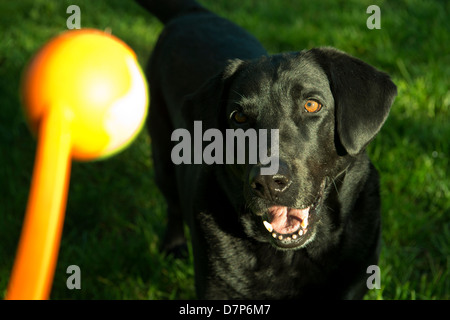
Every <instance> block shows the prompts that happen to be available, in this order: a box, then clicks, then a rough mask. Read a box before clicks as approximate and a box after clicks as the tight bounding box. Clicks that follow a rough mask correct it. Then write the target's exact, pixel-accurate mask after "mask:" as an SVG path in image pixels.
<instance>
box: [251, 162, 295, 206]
mask: <svg viewBox="0 0 450 320" xmlns="http://www.w3.org/2000/svg"><path fill="white" fill-rule="evenodd" d="M248 182H249V185H250V188H251V190H252V191H253V193H254V194H256V195H257V196H259V197H261V198H265V199H268V200H275V199H276V198H277V197H278V195H279V194H280V193H282V192H284V191H285V190H286V189H287V188H288V187H289V185H290V184H291V175H290V172H289V168H288V166H287V165H286V163H284V162H283V161H280V162H279V166H278V172H277V173H276V174H274V175H261V167H260V166H253V168H252V169H251V170H250V173H249V180H248Z"/></svg>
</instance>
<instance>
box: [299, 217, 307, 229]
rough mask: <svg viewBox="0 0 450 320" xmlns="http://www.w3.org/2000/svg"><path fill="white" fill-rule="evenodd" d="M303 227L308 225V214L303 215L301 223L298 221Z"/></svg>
mask: <svg viewBox="0 0 450 320" xmlns="http://www.w3.org/2000/svg"><path fill="white" fill-rule="evenodd" d="M300 225H301V226H302V228H303V229H305V228H306V227H307V226H308V216H306V217H305V219H303V220H302V223H300Z"/></svg>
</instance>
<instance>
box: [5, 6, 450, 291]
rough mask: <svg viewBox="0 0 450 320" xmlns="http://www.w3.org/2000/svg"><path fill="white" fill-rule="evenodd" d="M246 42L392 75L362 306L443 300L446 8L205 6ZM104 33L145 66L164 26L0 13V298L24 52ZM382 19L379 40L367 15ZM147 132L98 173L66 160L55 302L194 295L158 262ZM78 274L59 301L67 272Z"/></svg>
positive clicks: (21, 172) (9, 234)
mask: <svg viewBox="0 0 450 320" xmlns="http://www.w3.org/2000/svg"><path fill="white" fill-rule="evenodd" d="M202 3H204V4H205V5H206V6H207V7H208V8H211V9H212V10H214V11H215V12H217V13H219V14H221V15H222V16H225V17H227V18H229V19H231V20H233V21H235V22H237V23H238V24H240V25H241V26H243V27H244V28H246V29H247V30H249V31H250V32H251V33H253V34H254V35H255V36H256V37H257V38H259V39H260V40H261V42H262V43H263V44H264V45H265V46H266V47H267V49H268V50H269V51H270V52H271V53H276V52H280V51H291V50H301V49H304V48H311V47H315V46H325V45H327V46H334V47H337V48H339V49H341V50H344V51H347V52H348V53H350V54H353V55H355V56H357V57H359V58H361V59H363V60H365V61H367V62H368V63H371V64H373V65H375V66H377V67H378V68H380V69H382V70H385V71H386V72H388V73H389V74H391V75H392V77H393V80H394V82H395V83H396V84H397V86H398V89H399V95H398V97H397V99H396V101H395V103H394V106H393V108H392V112H391V115H390V117H389V119H388V121H387V122H386V125H385V126H384V127H383V129H382V131H381V133H380V134H379V136H378V137H377V139H376V140H375V141H374V142H373V143H372V144H371V146H370V147H369V153H370V155H371V157H372V159H373V162H374V163H375V165H376V167H377V168H378V169H379V171H380V173H381V188H382V195H383V207H382V208H383V212H382V216H383V250H382V253H381V258H380V262H379V266H380V268H381V289H380V290H372V291H370V292H369V294H368V295H367V298H369V299H449V298H450V293H449V292H450V291H449V289H450V288H449V287H450V280H449V278H450V277H449V267H450V261H449V256H450V226H449V221H450V178H449V172H450V166H449V155H450V150H449V138H450V124H449V120H450V110H449V109H450V108H449V105H450V93H449V79H450V45H449V36H448V35H449V34H450V27H449V22H448V13H449V12H450V3H449V2H448V1H418V0H413V1H395V2H393V1H389V2H388V1H371V0H369V1H356V0H353V1H334V0H323V1H322V0H321V1H287V0H286V1H285V0H270V1H259V0H248V1H245V0H244V1H243V0H217V1H212V0H204V1H202ZM70 4H77V5H79V6H80V8H81V25H82V27H94V28H98V29H105V28H111V29H112V32H113V34H114V35H116V36H118V37H120V38H122V39H123V40H124V41H125V42H127V43H128V44H129V45H130V46H131V47H132V48H133V49H134V50H135V51H136V53H137V55H138V57H139V61H140V62H141V64H143V65H144V64H146V61H147V58H148V56H149V54H150V53H151V51H152V48H153V46H154V44H155V41H156V39H157V36H158V34H159V32H160V31H161V29H162V26H161V24H159V22H157V21H156V20H155V19H154V18H153V17H151V16H150V15H148V14H146V13H145V12H143V11H142V10H141V9H140V8H139V7H138V6H137V5H134V4H133V3H129V2H125V1H122V0H115V1H87V0H86V1H76V0H72V1H47V0H33V1H32V0H22V1H2V2H1V3H0V17H1V19H0V107H1V111H2V112H1V113H0V297H1V296H3V295H4V293H5V291H6V287H7V283H8V279H9V275H10V271H11V267H12V264H13V261H14V256H15V250H16V247H17V243H18V239H19V235H20V228H21V225H22V222H23V215H24V211H25V206H26V202H27V197H28V190H29V184H30V179H31V174H32V169H33V161H34V153H35V150H36V142H35V140H34V139H33V137H32V136H31V135H30V133H29V131H28V128H27V125H26V123H25V121H24V119H23V115H22V112H21V109H20V100H19V96H18V88H19V82H20V76H21V72H22V70H23V68H24V66H25V64H26V62H27V61H28V60H29V58H30V57H31V56H32V55H33V53H34V52H35V51H36V50H37V49H38V48H39V47H40V46H41V45H42V44H43V43H45V41H47V40H48V39H49V38H51V37H53V36H55V35H57V34H58V33H60V32H61V31H64V30H65V29H66V19H67V17H68V14H66V8H67V6H68V5H70ZM371 4H377V5H378V6H380V8H381V27H382V28H381V30H368V29H367V28H366V19H367V18H368V16H369V15H368V14H366V8H367V7H368V6H369V5H371ZM149 144H150V139H149V137H148V135H147V133H146V132H145V131H143V132H142V133H141V135H140V136H139V137H138V139H137V141H136V142H135V143H134V144H132V145H131V147H130V148H128V149H127V150H125V151H124V152H122V153H120V154H119V155H117V156H115V157H113V158H111V159H109V160H107V161H103V162H91V163H74V164H73V167H72V176H71V185H70V191H69V200H68V205H67V212H66V221H65V227H64V232H63V237H62V244H61V250H60V255H59V260H58V265H57V270H56V274H55V280H54V284H53V290H52V294H51V298H53V299H180V298H193V297H194V285H193V268H192V260H191V259H190V260H189V261H180V260H174V259H171V258H168V257H164V256H162V255H161V254H160V253H159V252H158V245H159V242H160V239H161V236H162V234H163V230H164V226H165V223H166V220H165V214H164V208H165V203H164V200H163V198H162V196H161V194H160V193H159V192H158V190H157V188H156V186H155V184H154V181H153V170H152V162H151V150H150V148H149ZM72 264H76V265H78V266H80V268H81V286H82V289H81V290H68V289H67V287H66V279H67V277H68V275H67V274H66V268H67V267H68V266H69V265H72Z"/></svg>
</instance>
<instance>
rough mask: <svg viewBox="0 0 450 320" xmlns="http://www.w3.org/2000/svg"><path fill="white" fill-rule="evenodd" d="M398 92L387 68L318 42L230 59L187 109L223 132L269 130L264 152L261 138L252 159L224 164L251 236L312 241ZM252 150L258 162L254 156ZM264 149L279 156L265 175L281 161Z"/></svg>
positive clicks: (293, 243)
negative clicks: (339, 184) (335, 189)
mask: <svg viewBox="0 0 450 320" xmlns="http://www.w3.org/2000/svg"><path fill="white" fill-rule="evenodd" d="M395 95H396V87H395V85H394V84H393V83H392V81H391V80H390V78H389V76H388V75H387V74H385V73H383V72H380V71H378V70H376V69H375V68H373V67H372V66H370V65H368V64H366V63H364V62H362V61H360V60H358V59H356V58H354V57H351V56H349V55H347V54H345V53H343V52H340V51H338V50H335V49H331V48H320V49H312V50H309V51H302V52H298V53H289V54H280V55H274V56H270V57H262V58H260V59H258V60H255V61H241V60H233V61H231V62H230V64H229V65H228V66H227V67H226V68H225V70H224V71H223V72H222V73H220V74H219V75H217V76H216V77H214V78H213V79H211V80H210V81H208V82H207V83H206V84H205V85H204V86H203V87H202V88H201V89H200V90H199V91H198V92H196V93H195V94H193V95H192V96H191V97H190V98H189V99H188V101H187V102H186V104H185V113H186V115H188V114H189V116H188V117H190V118H191V119H192V120H202V121H203V122H204V129H207V128H218V129H220V130H221V131H222V132H223V134H224V137H225V136H226V133H225V131H226V129H234V130H238V129H242V130H243V131H245V132H247V131H248V130H249V129H252V130H254V131H255V132H257V133H260V132H262V131H260V129H265V130H267V131H266V133H267V135H266V136H264V138H265V139H267V141H263V142H266V144H265V145H266V146H267V147H266V148H264V150H263V152H261V149H262V145H261V140H259V141H258V143H257V145H258V147H255V146H253V148H252V147H251V146H250V147H249V146H248V145H247V148H246V149H245V151H246V152H247V161H246V163H245V164H233V165H227V168H228V169H229V174H230V176H232V177H233V178H234V179H238V180H240V181H241V183H242V186H243V189H242V190H237V191H236V192H239V193H241V194H243V197H242V200H241V201H242V202H244V203H242V204H241V205H242V210H240V211H241V212H240V213H241V220H242V221H243V225H244V229H245V231H246V233H247V234H248V235H250V236H252V237H254V238H256V239H258V240H261V241H271V242H272V243H273V244H274V245H275V246H277V247H279V248H284V249H292V248H301V247H303V246H305V245H306V244H307V243H309V242H311V241H313V240H314V238H315V235H316V232H317V226H318V225H319V221H320V220H321V215H323V214H325V211H326V210H324V207H325V205H324V198H326V197H327V188H329V187H330V185H331V184H332V183H333V182H334V181H335V180H336V179H337V178H338V177H340V176H341V175H344V174H345V170H346V169H347V168H348V166H349V165H350V164H351V163H352V161H354V159H355V158H356V157H357V156H358V155H360V154H361V153H363V152H364V150H365V148H366V146H367V145H368V144H369V142H370V141H372V139H373V138H374V137H375V136H376V134H377V133H378V132H379V130H380V128H381V126H382V125H383V123H384V121H385V120H386V118H387V116H388V113H389V110H390V107H391V104H392V102H393V100H394V98H395ZM192 104H195V105H196V107H195V108H192ZM272 129H274V131H272ZM249 137H250V135H249V136H248V139H250V138H249ZM259 138H261V136H259ZM250 143H252V142H250ZM253 144H254V142H253ZM252 150H253V152H255V150H257V153H258V161H256V163H249V162H250V161H249V159H250V158H249V156H248V153H249V152H252ZM263 154H265V155H267V156H269V155H271V156H272V157H271V158H270V160H271V162H272V161H276V166H275V167H276V169H277V170H275V172H270V170H266V173H264V171H263V170H262V169H264V168H265V169H268V166H272V167H274V166H273V162H272V163H268V162H267V158H266V162H263V161H261V156H262V155H263ZM267 171H269V174H267ZM236 199H240V198H239V197H236Z"/></svg>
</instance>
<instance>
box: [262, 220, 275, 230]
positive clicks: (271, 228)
mask: <svg viewBox="0 0 450 320" xmlns="http://www.w3.org/2000/svg"><path fill="white" fill-rule="evenodd" d="M263 223H264V227H266V229H267V231H269V232H272V230H273V227H272V225H271V224H270V223H269V222H267V221H263Z"/></svg>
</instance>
